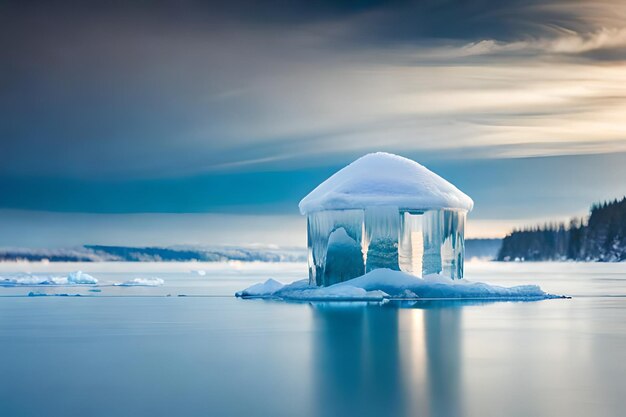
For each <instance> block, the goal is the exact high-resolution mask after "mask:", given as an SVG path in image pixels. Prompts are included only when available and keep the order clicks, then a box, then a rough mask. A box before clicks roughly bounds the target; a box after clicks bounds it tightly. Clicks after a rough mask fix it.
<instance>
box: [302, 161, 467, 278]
mask: <svg viewBox="0 0 626 417" xmlns="http://www.w3.org/2000/svg"><path fill="white" fill-rule="evenodd" d="M472 206H473V202H472V200H471V199H470V198H469V197H468V196H467V195H465V194H463V193H462V192H461V191H459V190H458V189H457V188H456V187H454V186H453V185H452V184H450V183H449V182H447V181H446V180H444V179H443V178H441V177H439V176H438V175H436V174H434V173H433V172H431V171H429V170H428V169H426V168H425V167H423V166H422V165H420V164H418V163H416V162H413V161H411V160H409V159H406V158H402V157H399V156H396V155H391V154H387V153H376V154H369V155H366V156H364V157H362V158H360V159H358V160H356V161H355V162H353V163H352V164H350V165H348V166H347V167H345V168H343V169H342V170H340V171H339V172H337V173H336V174H334V175H333V176H331V177H330V178H329V179H327V180H326V181H324V182H323V183H322V184H320V185H319V186H318V187H317V188H316V189H315V190H313V191H312V192H311V193H310V194H309V195H308V196H306V197H305V198H304V199H303V200H302V201H301V202H300V211H301V212H302V213H303V214H306V215H307V219H308V230H307V232H308V249H309V254H308V259H309V283H310V284H314V285H319V286H328V285H332V284H334V283H337V282H343V281H346V280H348V279H351V278H354V277H357V276H360V275H362V274H363V273H365V272H369V271H373V270H375V269H379V268H387V269H391V270H396V271H403V272H406V273H409V274H413V275H416V276H426V275H432V274H439V275H442V276H445V277H448V278H450V279H460V278H463V257H464V252H465V246H464V229H465V216H466V214H467V212H468V211H469V210H471V208H472Z"/></svg>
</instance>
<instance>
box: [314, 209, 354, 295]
mask: <svg viewBox="0 0 626 417" xmlns="http://www.w3.org/2000/svg"><path fill="white" fill-rule="evenodd" d="M307 228H308V233H307V235H308V257H309V283H310V284H312V285H322V286H327V285H331V284H333V283H336V282H340V281H345V280H347V279H351V278H355V277H358V276H360V275H363V273H364V261H363V253H362V252H361V242H362V235H363V210H328V211H319V212H314V213H310V214H309V216H308V219H307Z"/></svg>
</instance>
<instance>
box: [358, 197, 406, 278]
mask: <svg viewBox="0 0 626 417" xmlns="http://www.w3.org/2000/svg"><path fill="white" fill-rule="evenodd" d="M399 229H400V213H399V211H398V208H397V207H391V206H389V207H387V206H382V207H368V208H367V209H366V210H365V232H364V236H363V254H364V255H365V271H366V272H369V271H372V270H374V269H378V268H389V269H393V270H396V271H399V270H400V266H399V263H398V237H399V234H400V230H399Z"/></svg>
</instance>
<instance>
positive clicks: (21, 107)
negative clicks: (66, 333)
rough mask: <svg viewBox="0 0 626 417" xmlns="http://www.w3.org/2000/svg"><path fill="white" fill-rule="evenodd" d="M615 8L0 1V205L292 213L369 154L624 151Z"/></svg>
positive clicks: (625, 43) (512, 2)
mask: <svg viewBox="0 0 626 417" xmlns="http://www.w3.org/2000/svg"><path fill="white" fill-rule="evenodd" d="M624 13H625V12H624V6H623V5H620V3H619V2H604V3H598V2H582V1H581V2H561V1H549V2H545V1H521V0H520V1H517V0H507V1H483V0H479V1H442V0H438V1H435V0H432V1H414V2H410V1H397V2H383V1H347V2H337V1H319V2H318V1H301V2H294V1H285V0H284V1H269V2H252V1H250V2H248V1H241V0H235V1H218V2H210V3H207V2H200V1H178V2H165V1H163V2H128V1H107V2H104V1H103V2H44V1H41V2H26V1H20V2H1V3H0V57H1V62H2V65H0V89H1V94H0V114H2V118H1V120H0V150H1V154H0V184H1V189H2V190H3V192H2V194H4V196H5V197H3V200H0V207H14V208H29V209H49V210H61V211H62V210H70V211H71V210H83V211H99V210H101V211H145V210H147V211H185V210H188V211H203V210H215V209H220V210H226V209H227V208H231V207H234V206H239V205H245V204H246V203H248V202H249V203H250V204H251V205H254V204H256V205H257V206H262V205H266V206H267V207H278V206H280V207H286V206H291V205H293V203H294V202H295V201H296V200H297V196H296V194H297V193H296V192H295V191H293V183H291V182H290V181H291V179H290V178H295V179H298V180H299V181H302V183H304V184H310V185H311V184H313V183H314V181H318V180H320V179H321V177H322V175H321V174H320V173H322V172H323V173H327V172H328V169H329V168H328V167H330V166H332V167H337V166H340V165H341V164H343V163H346V162H349V161H350V160H351V159H354V158H355V157H357V156H358V155H359V154H362V153H364V152H367V151H372V150H381V149H382V150H389V151H396V152H399V153H404V154H408V155H410V156H411V155H415V157H416V158H417V159H419V160H424V159H426V160H429V159H432V160H437V159H439V160H445V159H448V160H459V159H461V157H460V155H461V156H464V157H468V158H469V157H471V158H473V159H481V158H485V157H491V158H502V157H524V156H541V155H559V154H569V153H583V154H597V153H609V152H614V151H619V150H623V149H624V145H623V143H624V140H625V138H624V132H625V131H626V129H624V126H623V123H620V121H619V120H620V117H619V115H618V114H617V113H619V109H621V108H623V107H624V106H625V103H626V99H625V98H624V97H626V92H625V91H622V88H621V87H620V86H621V85H624V84H623V83H622V81H625V82H626V79H625V77H624V76H623V75H622V74H623V71H620V67H619V65H620V63H621V60H622V59H623V57H624V55H623V51H624V48H626V31H625V30H624V24H623V22H624V19H623V18H624V17H625V15H624ZM297 169H303V170H306V169H311V170H313V171H315V170H318V171H315V172H317V174H311V175H309V174H302V175H301V176H299V175H295V176H292V173H293V172H294V170H297ZM268 172H270V173H273V174H269V173H268ZM223 173H227V174H228V175H234V177H232V178H231V177H228V178H226V177H219V175H222V174H223ZM224 175H225V174H224ZM237 175H241V177H237ZM282 175H285V176H286V177H284V178H283V177H282ZM225 178H226V179H225ZM229 178H230V179H229ZM233 178H235V179H233ZM254 178H260V179H259V182H255V181H254ZM250 184H254V186H253V185H250ZM254 187H258V188H254ZM257 189H258V190H273V191H271V192H267V191H264V192H260V191H259V192H258V193H257V192H256V190H257ZM90 190H91V191H90ZM197 190H210V192H207V193H206V194H202V193H200V192H198V191H197ZM251 190H252V191H251ZM194 193H198V194H194ZM201 194H202V196H201ZM7 195H11V197H10V198H9V197H6V196H7ZM119 195H122V198H116V199H117V200H119V201H115V200H114V199H112V197H113V196H119ZM163 196H167V198H164V197H163ZM176 196H178V197H179V198H178V197H176ZM251 207H252V206H251ZM248 210H251V211H253V210H254V208H248Z"/></svg>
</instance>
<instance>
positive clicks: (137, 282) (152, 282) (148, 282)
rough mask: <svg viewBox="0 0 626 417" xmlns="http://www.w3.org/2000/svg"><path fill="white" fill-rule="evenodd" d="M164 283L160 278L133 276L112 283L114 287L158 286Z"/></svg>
mask: <svg viewBox="0 0 626 417" xmlns="http://www.w3.org/2000/svg"><path fill="white" fill-rule="evenodd" d="M164 283H165V281H163V280H162V279H161V278H134V279H131V280H128V281H124V282H117V283H115V284H113V285H114V286H116V287H158V286H161V285H163V284H164Z"/></svg>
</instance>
